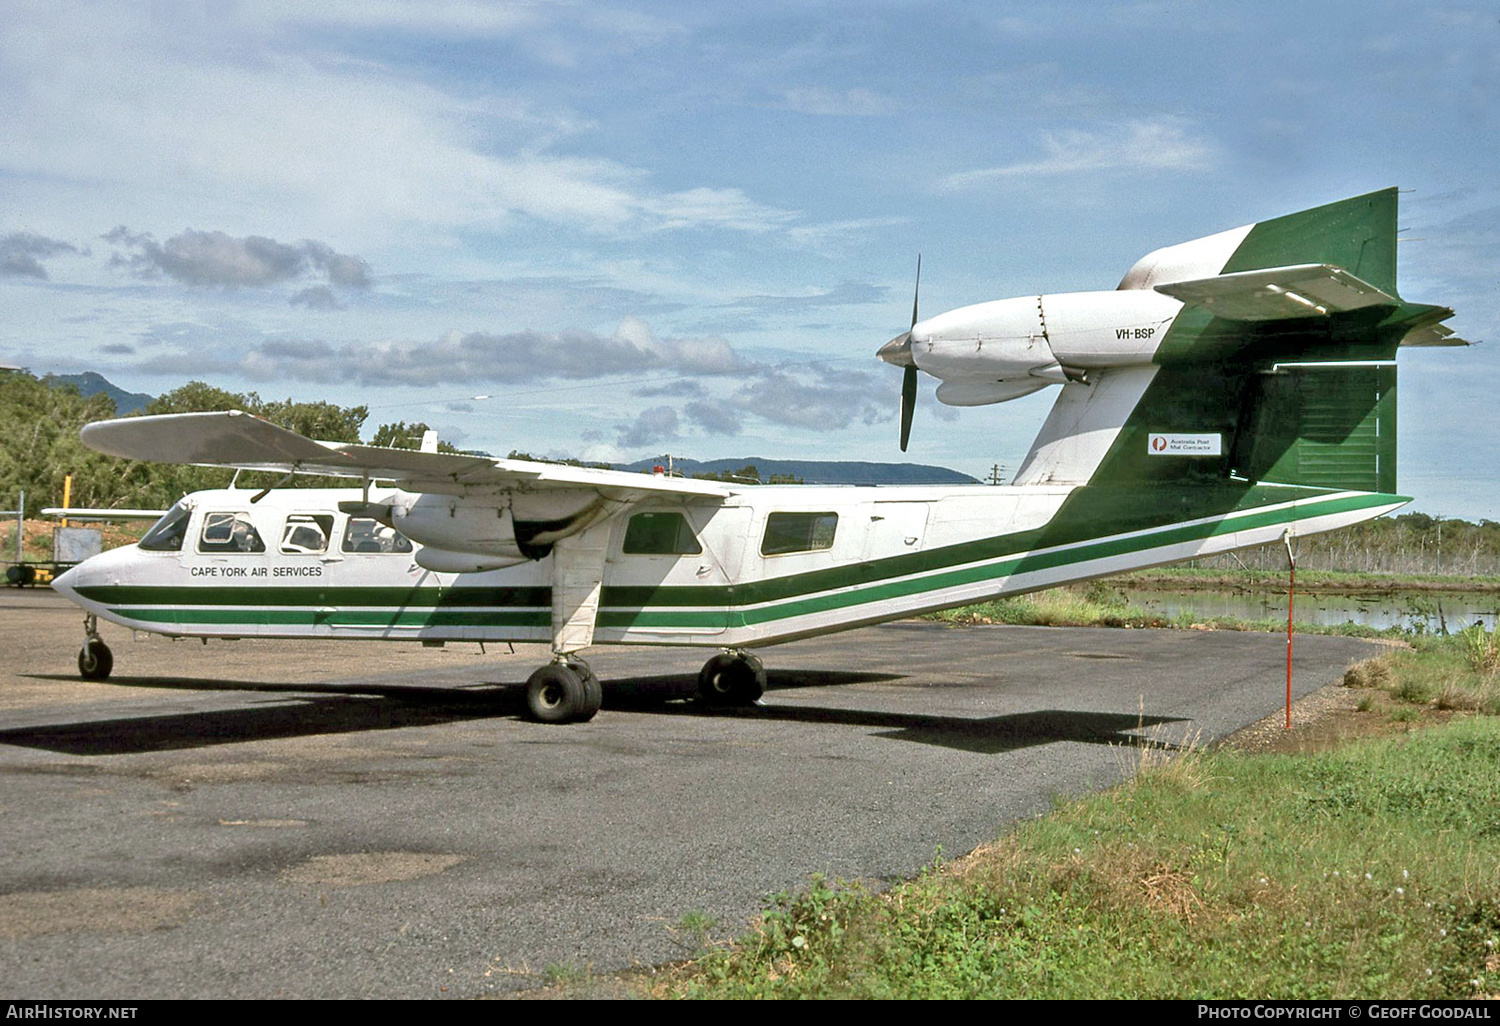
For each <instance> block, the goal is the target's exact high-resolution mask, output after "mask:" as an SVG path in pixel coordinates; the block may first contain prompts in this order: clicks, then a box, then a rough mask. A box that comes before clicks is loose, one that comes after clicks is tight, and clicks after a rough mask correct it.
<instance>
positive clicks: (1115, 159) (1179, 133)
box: [941, 117, 1218, 191]
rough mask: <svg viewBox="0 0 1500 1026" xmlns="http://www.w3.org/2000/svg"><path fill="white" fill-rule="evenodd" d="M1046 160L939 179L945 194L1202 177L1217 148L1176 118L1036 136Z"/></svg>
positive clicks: (1023, 162)
mask: <svg viewBox="0 0 1500 1026" xmlns="http://www.w3.org/2000/svg"><path fill="white" fill-rule="evenodd" d="M1042 148H1043V149H1044V150H1046V156H1044V157H1042V158H1041V159H1039V160H1029V161H1022V162H1020V163H1016V164H1006V165H1003V166H1001V167H987V168H977V169H975V170H972V171H961V172H958V173H957V174H951V175H948V176H947V177H946V178H944V179H942V182H941V184H942V186H943V187H944V188H946V189H950V190H955V191H957V190H963V189H972V188H976V187H978V186H982V185H985V184H986V183H989V182H993V181H997V180H1001V179H1011V178H1040V177H1049V176H1054V175H1069V174H1075V173H1077V172H1080V171H1114V170H1131V171H1206V170H1208V169H1209V168H1211V167H1213V166H1214V165H1215V164H1216V162H1217V160H1218V148H1217V146H1216V145H1215V144H1214V143H1213V142H1212V141H1211V140H1208V139H1204V138H1198V137H1194V136H1193V135H1191V134H1190V133H1189V132H1188V129H1187V126H1186V125H1185V124H1184V123H1183V122H1182V121H1181V120H1180V119H1178V118H1173V117H1159V118H1152V119H1147V120H1138V121H1129V122H1126V123H1125V124H1123V125H1121V126H1119V127H1118V128H1110V129H1107V130H1105V131H1084V130H1081V129H1064V130H1059V131H1055V132H1047V133H1045V134H1044V135H1043V136H1042Z"/></svg>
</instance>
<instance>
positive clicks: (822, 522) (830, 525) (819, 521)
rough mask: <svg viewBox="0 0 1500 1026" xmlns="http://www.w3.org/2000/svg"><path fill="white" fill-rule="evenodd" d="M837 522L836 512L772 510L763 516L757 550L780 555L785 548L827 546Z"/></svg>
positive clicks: (807, 548) (831, 540)
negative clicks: (763, 530)
mask: <svg viewBox="0 0 1500 1026" xmlns="http://www.w3.org/2000/svg"><path fill="white" fill-rule="evenodd" d="M838 524H839V515H838V514H837V513H772V514H771V515H770V516H768V517H766V533H765V537H763V538H762V539H761V541H760V554H761V555H763V556H780V555H784V554H786V553H788V552H812V551H815V550H817V549H831V548H833V534H834V531H835V530H837V529H838Z"/></svg>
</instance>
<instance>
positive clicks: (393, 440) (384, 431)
mask: <svg viewBox="0 0 1500 1026" xmlns="http://www.w3.org/2000/svg"><path fill="white" fill-rule="evenodd" d="M431 430H432V429H431V428H429V427H428V426H427V424H426V423H425V422H423V421H420V420H418V421H414V422H413V423H411V424H408V423H407V422H406V421H404V420H398V421H396V423H394V424H382V425H380V426H379V427H378V428H376V429H375V437H374V438H372V439H370V444H371V445H379V446H384V447H385V448H387V449H419V448H421V446H422V436H423V435H424V434H426V433H427V432H428V431H431ZM458 451H459V449H458V448H457V447H456V446H453V445H450V444H449V443H447V442H445V441H443V440H442V439H441V438H440V439H438V452H458Z"/></svg>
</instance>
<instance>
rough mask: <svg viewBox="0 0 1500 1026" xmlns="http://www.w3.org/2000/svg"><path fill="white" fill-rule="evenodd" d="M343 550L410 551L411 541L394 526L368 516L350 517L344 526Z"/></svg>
mask: <svg viewBox="0 0 1500 1026" xmlns="http://www.w3.org/2000/svg"><path fill="white" fill-rule="evenodd" d="M343 549H344V551H345V552H410V551H411V542H409V541H407V539H406V536H405V535H404V534H402V533H400V532H399V531H397V530H396V529H395V528H394V527H386V526H385V525H384V524H382V523H380V522H379V521H376V520H371V519H370V518H369V517H350V518H349V523H348V525H347V526H345V528H344V544H343Z"/></svg>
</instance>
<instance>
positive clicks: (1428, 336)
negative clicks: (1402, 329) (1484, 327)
mask: <svg viewBox="0 0 1500 1026" xmlns="http://www.w3.org/2000/svg"><path fill="white" fill-rule="evenodd" d="M1401 344H1402V345H1403V346H1472V345H1473V344H1474V343H1472V342H1470V341H1469V340H1468V339H1462V338H1459V337H1458V336H1457V335H1455V334H1453V332H1452V331H1451V330H1450V329H1448V328H1445V327H1443V325H1441V324H1429V325H1427V326H1426V327H1424V328H1416V329H1413V330H1412V331H1409V332H1407V333H1406V337H1405V338H1403V339H1402V340H1401Z"/></svg>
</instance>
